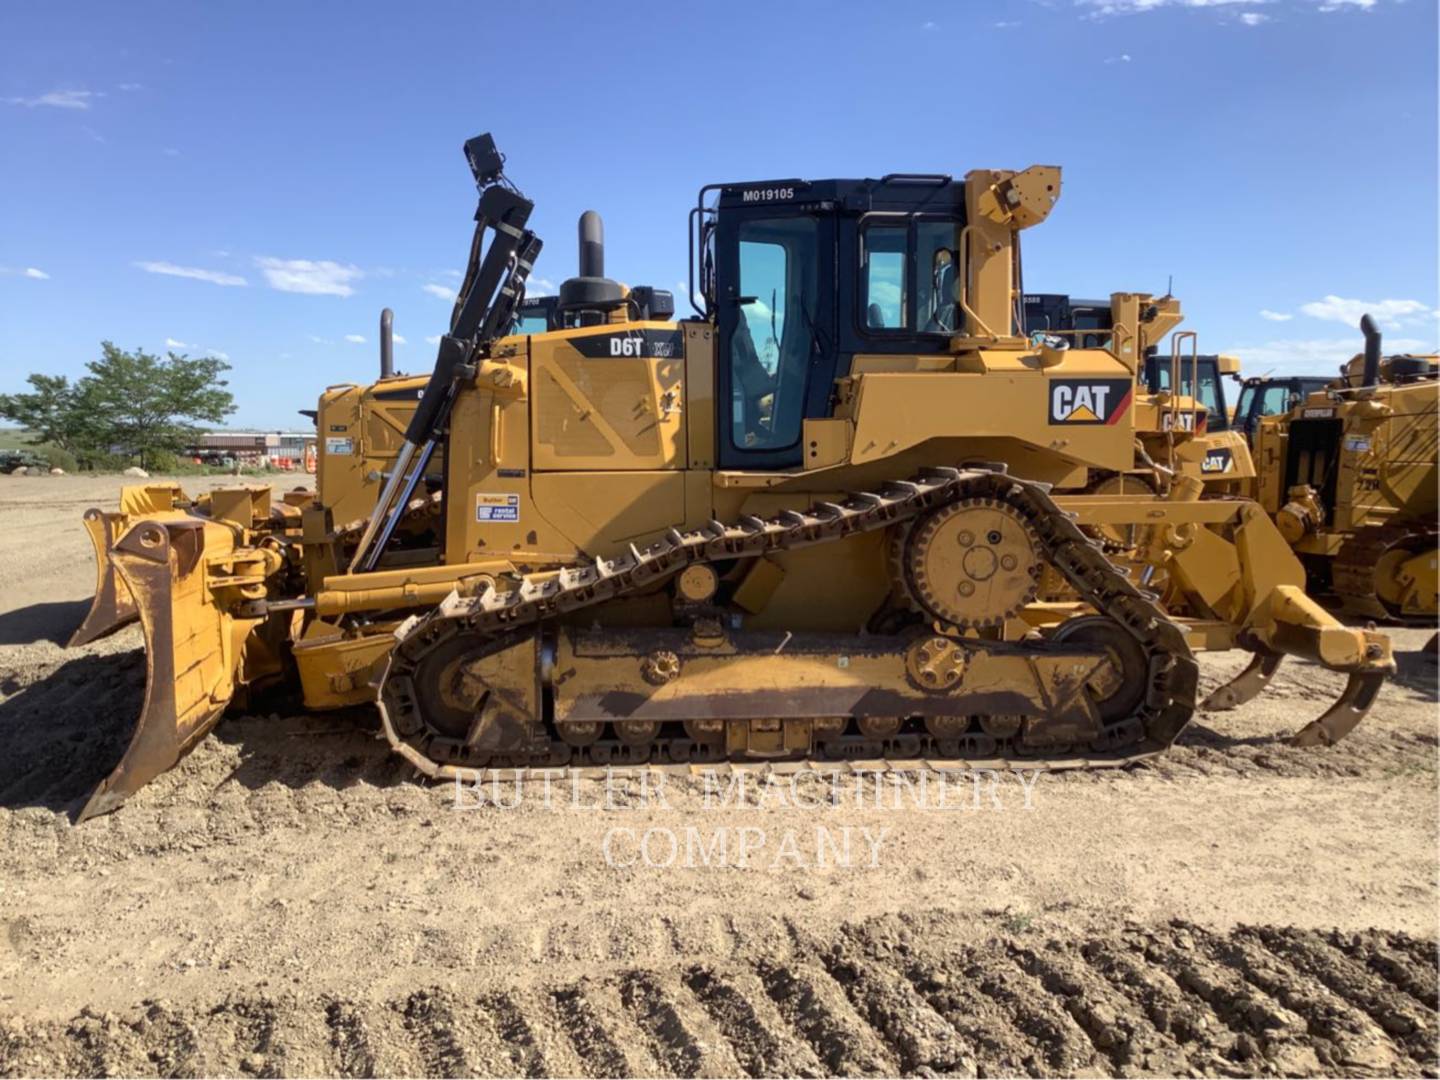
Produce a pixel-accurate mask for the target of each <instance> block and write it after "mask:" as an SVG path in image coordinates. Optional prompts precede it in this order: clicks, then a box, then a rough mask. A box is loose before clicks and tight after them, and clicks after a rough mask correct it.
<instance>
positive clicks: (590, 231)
mask: <svg viewBox="0 0 1440 1080" xmlns="http://www.w3.org/2000/svg"><path fill="white" fill-rule="evenodd" d="M578 276H580V277H582V278H603V277H604V276H605V225H604V223H603V222H602V221H601V220H600V215H599V214H597V213H596V212H595V211H594V210H586V211H585V212H584V213H583V214H581V215H580V273H579V275H578Z"/></svg>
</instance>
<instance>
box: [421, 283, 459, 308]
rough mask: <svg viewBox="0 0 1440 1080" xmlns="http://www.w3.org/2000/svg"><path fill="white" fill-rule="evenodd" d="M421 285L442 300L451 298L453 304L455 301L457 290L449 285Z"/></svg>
mask: <svg viewBox="0 0 1440 1080" xmlns="http://www.w3.org/2000/svg"><path fill="white" fill-rule="evenodd" d="M420 287H421V288H422V289H424V290H425V291H426V292H427V293H429V294H430V295H431V296H438V297H439V298H440V299H441V300H449V301H450V302H451V303H452V304H453V303H454V302H455V290H454V289H452V288H450V286H449V285H435V284H430V285H422V286H420Z"/></svg>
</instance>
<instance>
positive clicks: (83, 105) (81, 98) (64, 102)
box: [3, 90, 104, 109]
mask: <svg viewBox="0 0 1440 1080" xmlns="http://www.w3.org/2000/svg"><path fill="white" fill-rule="evenodd" d="M103 96H104V95H103V94H96V93H92V92H91V91H89V90H51V91H50V92H49V93H48V94H41V95H40V96H39V97H33V98H25V97H7V98H4V99H3V100H4V102H5V104H7V105H20V106H23V107H24V108H27V109H34V108H49V109H88V108H90V99H91V98H97V97H103Z"/></svg>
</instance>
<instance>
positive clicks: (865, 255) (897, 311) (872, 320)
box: [860, 225, 909, 330]
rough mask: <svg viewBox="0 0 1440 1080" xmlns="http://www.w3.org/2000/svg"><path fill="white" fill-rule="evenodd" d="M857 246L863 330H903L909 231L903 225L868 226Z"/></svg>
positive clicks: (905, 322)
mask: <svg viewBox="0 0 1440 1080" xmlns="http://www.w3.org/2000/svg"><path fill="white" fill-rule="evenodd" d="M862 235H863V239H862V241H861V246H860V259H861V264H860V265H861V275H862V277H863V279H864V283H865V295H864V297H863V303H864V305H865V320H864V322H865V328H866V329H867V330H903V329H905V328H906V327H907V326H908V325H909V323H908V321H907V319H906V310H905V309H906V307H907V306H908V305H907V304H906V302H905V300H906V296H905V294H906V290H907V286H908V285H909V280H908V278H909V274H908V273H907V272H906V270H907V268H906V265H905V263H906V258H905V256H906V249H907V247H908V245H909V229H908V228H907V227H906V226H904V225H871V226H870V227H869V228H867V229H866V230H865V231H864V233H863V234H862Z"/></svg>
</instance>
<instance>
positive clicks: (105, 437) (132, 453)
mask: <svg viewBox="0 0 1440 1080" xmlns="http://www.w3.org/2000/svg"><path fill="white" fill-rule="evenodd" d="M100 349H101V357H100V359H99V360H92V361H91V362H90V363H89V364H87V365H86V366H87V367H88V368H89V371H90V373H89V374H88V375H86V376H85V377H84V378H83V379H80V380H79V381H78V382H76V383H74V384H73V385H72V384H71V383H69V382H68V380H66V379H65V378H64V377H63V376H52V375H39V374H36V375H31V376H30V378H29V383H30V386H31V387H32V388H33V390H34V392H33V393H29V394H0V416H3V417H5V418H6V419H8V420H12V421H14V422H15V423H18V424H20V425H22V426H23V427H25V428H26V429H28V430H29V431H31V432H33V433H34V434H36V435H38V436H40V437H42V438H43V439H44V440H46V441H49V442H54V443H55V444H56V445H57V446H61V447H64V448H65V449H66V450H69V451H70V452H71V453H74V454H75V455H76V456H77V457H80V458H81V459H82V460H91V461H93V460H96V459H97V458H101V457H104V456H105V455H108V454H112V453H119V454H122V455H124V456H126V457H138V458H139V459H140V464H141V465H142V466H146V465H149V464H152V463H154V462H155V461H156V460H157V459H161V460H163V459H164V457H166V456H168V455H173V454H176V453H178V452H179V451H181V450H182V449H184V448H185V446H186V445H187V444H188V443H190V442H192V441H193V440H194V439H195V438H196V436H197V435H198V434H199V432H200V428H198V427H197V426H196V424H197V423H211V424H216V423H219V422H220V421H222V420H224V419H225V417H227V416H229V415H230V414H231V413H233V412H234V411H235V398H234V396H233V395H232V394H231V393H230V391H229V390H227V389H226V388H225V387H226V383H225V380H224V379H223V378H221V375H222V374H223V373H224V372H226V371H229V370H230V365H229V364H227V363H225V362H224V361H223V360H217V359H215V358H214V357H210V356H196V357H189V356H184V355H180V354H176V353H173V352H172V353H168V354H167V355H166V356H164V357H161V356H158V355H156V354H154V353H147V352H145V351H144V350H143V349H136V350H135V351H134V352H126V351H124V350H123V349H120V348H117V347H116V346H115V345H114V344H112V343H111V342H108V341H105V342H101V345H100Z"/></svg>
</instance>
